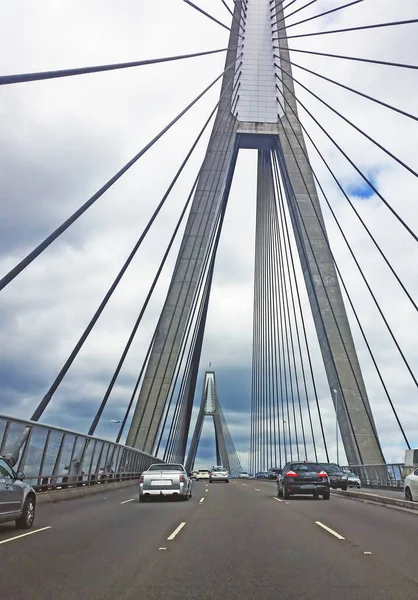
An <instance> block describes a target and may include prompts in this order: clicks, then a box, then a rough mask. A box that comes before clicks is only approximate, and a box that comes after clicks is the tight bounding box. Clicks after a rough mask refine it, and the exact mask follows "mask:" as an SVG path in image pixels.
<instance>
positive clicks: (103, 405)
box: [88, 96, 222, 435]
mask: <svg viewBox="0 0 418 600" xmlns="http://www.w3.org/2000/svg"><path fill="white" fill-rule="evenodd" d="M221 98H222V96H221ZM221 98H220V99H219V100H218V102H217V103H216V105H215V107H214V108H213V110H212V111H211V113H210V115H209V117H208V118H207V120H206V122H205V124H204V125H203V128H202V129H201V131H200V132H199V134H198V136H197V138H196V139H195V141H194V142H193V144H192V146H191V148H190V150H189V152H188V153H187V155H186V157H185V159H184V160H183V162H182V164H181V166H180V168H179V170H178V171H177V173H176V176H175V177H174V180H173V182H172V184H170V187H169V188H168V190H167V192H166V196H165V198H166V197H167V196H168V195H169V193H170V192H171V190H172V188H173V186H174V184H175V183H176V181H177V179H178V177H179V176H180V174H181V173H182V171H183V169H184V167H185V166H186V164H187V162H188V160H189V158H190V156H191V155H192V153H193V151H194V150H195V148H196V146H197V144H198V142H199V141H200V139H201V137H202V135H203V133H204V132H205V130H206V128H207V126H208V125H209V123H210V121H211V120H212V117H213V115H214V114H215V112H216V110H217V108H218V106H219V103H220V102H221ZM197 182H198V177H196V180H195V182H194V184H193V187H192V191H191V192H190V194H189V197H188V199H187V201H186V204H185V205H184V208H183V210H182V212H181V215H180V218H179V220H178V222H177V225H176V227H175V229H174V233H173V235H172V237H171V239H170V242H169V244H168V246H167V249H166V251H165V254H164V256H163V258H162V261H161V264H160V266H159V268H158V271H157V274H156V276H155V278H154V281H153V283H152V285H151V288H150V290H149V292H148V294H147V297H146V299H145V301H144V304H143V306H142V308H141V311H140V313H139V316H138V318H137V320H136V322H135V325H134V327H133V329H132V332H131V334H130V336H129V338H128V341H127V343H126V346H125V348H124V350H123V352H122V356H121V358H120V360H119V362H118V365H117V367H116V370H115V372H114V374H113V376H112V379H111V381H110V383H109V386H108V388H107V390H106V393H105V395H104V398H103V400H102V402H101V405H100V407H99V409H98V411H97V413H96V416H95V418H94V419H93V422H92V425H91V426H90V429H89V432H88V435H93V434H94V432H95V430H96V427H97V425H98V423H99V420H100V417H101V415H102V413H103V410H104V408H105V406H106V404H107V401H108V399H109V396H110V394H111V392H112V390H113V387H114V384H115V382H116V380H117V378H118V376H119V373H120V371H121V369H122V366H123V364H124V362H125V359H126V356H127V354H128V352H129V349H130V347H131V345H132V342H133V340H134V338H135V335H136V333H137V330H138V327H139V325H140V323H141V321H142V317H143V315H144V312H145V310H146V308H147V306H148V304H149V301H150V299H151V296H152V294H153V292H154V289H155V286H156V285H157V282H158V279H159V277H160V275H161V271H162V269H163V267H164V265H165V262H166V260H167V257H168V255H169V253H170V250H171V248H172V246H173V243H174V240H175V238H176V236H177V233H178V230H179V228H180V225H181V223H182V221H183V219H184V216H185V214H186V211H187V208H188V206H189V204H190V201H191V198H192V195H193V193H194V191H195V189H196V186H197Z"/></svg>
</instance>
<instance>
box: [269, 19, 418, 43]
mask: <svg viewBox="0 0 418 600" xmlns="http://www.w3.org/2000/svg"><path fill="white" fill-rule="evenodd" d="M413 23H418V19H407V20H404V21H391V22H389V23H375V24H372V25H361V26H360V27H347V28H345V29H329V30H328V31H313V32H311V33H300V34H298V35H289V36H287V39H289V40H290V39H292V38H302V37H312V36H316V35H327V34H331V33H347V32H350V31H361V30H366V29H378V28H381V27H394V26H396V25H412V24H413ZM277 39H279V38H273V41H277Z"/></svg>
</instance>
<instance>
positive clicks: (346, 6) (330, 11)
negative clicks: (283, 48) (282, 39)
mask: <svg viewBox="0 0 418 600" xmlns="http://www.w3.org/2000/svg"><path fill="white" fill-rule="evenodd" d="M360 2H364V0H352V1H351V2H348V3H347V4H343V5H341V6H337V7H336V8H331V9H330V10H326V11H325V12H322V13H320V14H318V15H314V16H313V17H308V18H307V19H303V20H302V21H297V22H296V23H290V24H289V25H286V26H285V27H281V28H280V29H278V30H277V31H283V30H284V29H286V30H288V29H290V28H291V27H295V26H296V25H302V23H307V22H308V21H313V20H315V19H319V18H320V17H325V16H326V15H330V14H331V13H335V12H338V11H340V10H343V9H344V8H348V7H349V6H354V5H355V4H359V3H360ZM288 16H290V15H288ZM286 18H287V17H286ZM277 31H273V33H277Z"/></svg>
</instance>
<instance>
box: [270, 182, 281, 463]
mask: <svg viewBox="0 0 418 600" xmlns="http://www.w3.org/2000/svg"><path fill="white" fill-rule="evenodd" d="M273 186H274V182H273ZM272 191H273V193H274V189H273V190H272ZM272 201H273V209H270V232H269V250H270V278H269V280H270V282H271V291H270V295H271V301H272V303H271V313H272V315H273V327H272V331H271V333H272V348H273V356H272V371H273V375H272V379H273V390H274V391H273V395H274V396H275V398H274V404H273V405H275V409H276V416H275V417H274V418H275V421H276V419H277V437H278V446H279V463H280V466H282V452H281V433H280V424H281V421H282V419H281V416H280V405H279V383H278V369H279V368H280V367H279V366H278V363H277V343H278V340H279V326H278V306H277V278H276V271H277V268H276V262H275V261H276V258H277V256H276V253H275V252H274V249H275V244H274V236H275V235H276V233H277V232H276V231H275V229H274V216H275V212H274V202H275V200H274V198H273V199H272ZM276 465H277V458H276Z"/></svg>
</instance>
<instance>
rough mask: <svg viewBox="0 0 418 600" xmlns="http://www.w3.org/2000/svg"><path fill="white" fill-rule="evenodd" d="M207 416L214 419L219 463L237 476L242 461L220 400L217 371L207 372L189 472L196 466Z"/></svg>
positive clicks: (191, 448)
mask: <svg viewBox="0 0 418 600" xmlns="http://www.w3.org/2000/svg"><path fill="white" fill-rule="evenodd" d="M205 417H212V419H213V425H214V428H215V441H216V462H217V464H218V465H223V466H224V467H225V468H226V469H228V471H229V473H230V474H231V475H233V476H237V475H238V473H239V472H240V471H241V462H240V459H239V457H238V454H237V451H236V449H235V445H234V442H233V440H232V436H231V433H230V431H229V428H228V425H227V422H226V419H225V416H224V414H223V411H222V407H221V405H220V402H219V397H218V394H217V391H216V378H215V371H206V372H205V380H204V383H203V391H202V400H201V403H200V409H199V414H198V416H197V421H196V426H195V429H194V433H193V437H192V441H191V443H190V448H189V454H188V456H187V461H186V469H187V470H188V471H189V472H190V471H191V470H192V469H193V467H194V463H195V460H196V454H197V449H198V447H199V442H200V437H201V435H202V429H203V422H204V419H205Z"/></svg>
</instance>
